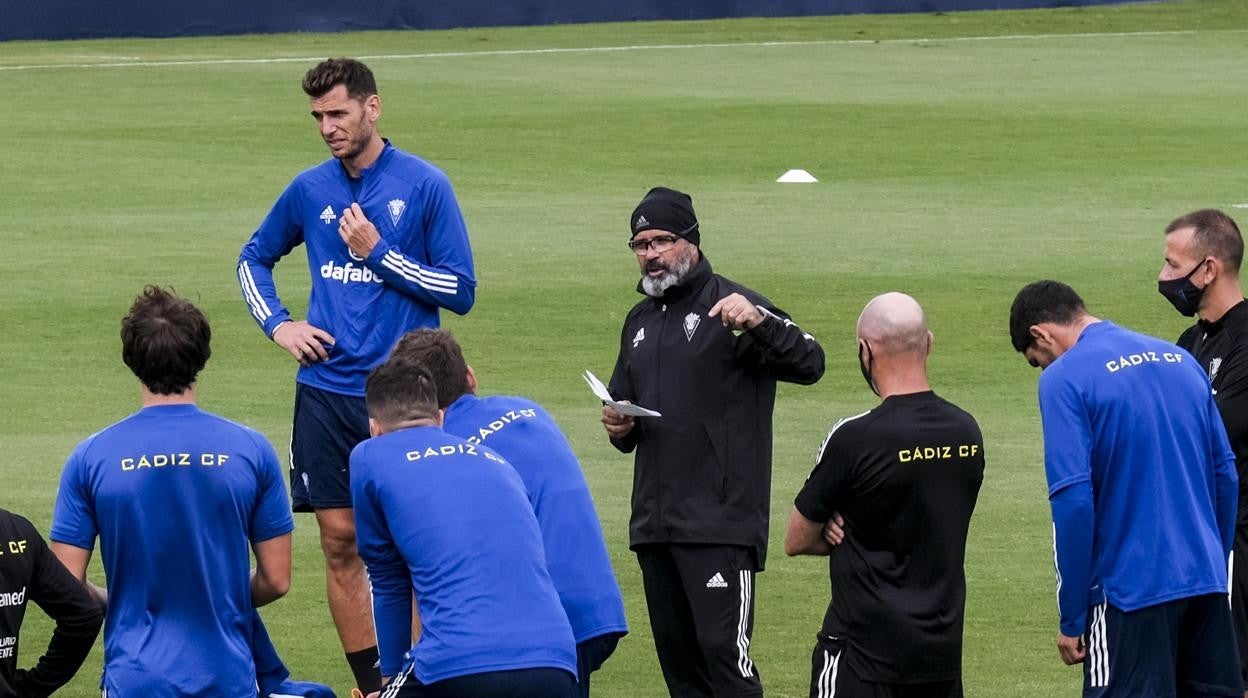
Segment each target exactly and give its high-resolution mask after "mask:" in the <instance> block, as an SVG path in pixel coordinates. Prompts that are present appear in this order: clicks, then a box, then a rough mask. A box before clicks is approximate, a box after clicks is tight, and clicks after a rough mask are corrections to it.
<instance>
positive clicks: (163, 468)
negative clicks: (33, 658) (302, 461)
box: [50, 286, 294, 698]
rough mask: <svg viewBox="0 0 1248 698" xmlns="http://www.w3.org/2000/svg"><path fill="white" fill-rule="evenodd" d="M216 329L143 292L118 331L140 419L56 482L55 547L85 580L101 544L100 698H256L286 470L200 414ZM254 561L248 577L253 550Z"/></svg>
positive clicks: (275, 577)
mask: <svg viewBox="0 0 1248 698" xmlns="http://www.w3.org/2000/svg"><path fill="white" fill-rule="evenodd" d="M210 338H211V331H210V330H209V327H208V321H207V319H206V318H205V317H204V315H203V314H202V313H201V312H200V311H199V309H198V308H196V307H195V306H194V305H192V304H191V303H190V302H189V301H186V300H184V299H182V298H179V297H177V296H175V295H174V294H172V293H170V292H169V291H166V290H164V289H161V288H157V287H155V286H148V287H147V288H145V289H144V290H143V293H142V294H141V295H139V297H138V298H136V299H135V301H134V305H133V306H132V307H131V308H130V312H129V314H127V315H126V317H125V319H123V320H122V323H121V339H122V359H123V360H124V361H125V363H126V365H127V366H128V367H130V370H131V371H133V372H134V374H135V376H137V377H138V379H139V381H140V384H141V385H140V390H141V395H142V404H143V408H142V409H141V410H139V412H137V413H135V414H133V415H131V416H129V417H127V418H126V419H123V420H122V421H120V422H118V423H116V424H114V425H112V426H110V427H107V428H106V429H104V430H103V431H100V432H98V433H96V434H94V435H92V436H91V437H89V438H87V439H86V440H85V441H83V442H82V443H80V444H79V445H78V447H77V448H75V449H74V452H73V453H72V454H71V455H70V457H69V460H68V461H67V462H66V463H65V470H64V472H63V473H62V475H61V486H60V491H59V492H58V493H57V498H56V509H55V511H54V513H53V516H52V532H51V535H50V538H51V539H52V541H53V543H52V549H53V551H54V552H55V553H56V555H57V557H59V558H60V560H61V562H62V563H63V564H64V565H65V567H66V568H67V569H68V570H69V571H70V572H71V573H72V574H73V575H74V576H75V577H77V578H78V579H79V580H82V581H84V582H85V581H86V572H87V564H88V562H89V561H90V559H91V553H92V550H93V549H94V548H95V541H96V538H97V536H98V537H99V540H100V551H101V554H102V555H103V557H104V573H105V576H106V579H107V590H105V589H100V588H98V587H94V586H89V589H91V590H92V591H93V592H94V593H95V594H96V595H97V596H98V597H99V598H100V600H101V601H102V602H103V603H106V604H107V612H106V615H105V626H104V681H103V687H104V690H105V691H106V693H107V694H108V695H117V696H143V698H181V697H182V696H214V697H216V698H255V696H256V664H255V661H254V660H253V658H252V650H253V636H254V634H255V631H256V626H255V623H256V622H258V618H259V617H258V616H257V615H255V614H254V613H253V610H252V609H253V608H254V607H256V606H262V605H264V604H267V603H269V602H271V601H274V600H276V599H278V598H280V597H281V596H282V595H284V594H285V593H286V591H287V589H288V588H289V587H290V532H291V530H292V529H293V528H294V521H293V520H292V518H291V515H290V511H289V510H288V509H287V506H286V492H285V488H284V487H283V486H282V470H281V465H280V464H279V463H278V461H277V454H276V453H275V452H274V451H273V447H272V446H270V445H269V443H268V442H267V441H266V440H265V439H264V437H263V436H261V435H260V434H259V433H257V432H255V431H253V430H251V429H248V428H247V427H244V426H242V425H239V424H236V423H234V422H231V421H229V420H227V419H224V418H222V417H218V416H216V415H213V414H210V413H208V412H204V411H202V410H200V409H199V408H198V407H197V406H196V405H195V398H196V394H195V381H196V377H197V376H198V375H199V372H200V370H201V369H203V367H204V364H205V363H206V362H207V361H208V357H209V355H210V353H211V351H210V348H209V340H210ZM249 548H250V550H251V552H253V553H254V554H255V557H256V568H255V569H254V570H252V569H250V562H251V561H250V557H249V555H248V549H249Z"/></svg>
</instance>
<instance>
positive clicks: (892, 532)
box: [795, 392, 984, 683]
mask: <svg viewBox="0 0 1248 698" xmlns="http://www.w3.org/2000/svg"><path fill="white" fill-rule="evenodd" d="M983 443H984V442H983V436H982V435H981V434H980V431H979V425H978V424H976V422H975V419H974V418H973V417H971V415H969V414H967V413H966V412H964V411H963V410H961V409H959V408H958V407H956V406H954V405H953V404H952V403H950V402H947V401H946V400H944V399H943V398H940V397H938V396H937V395H936V394H935V393H932V392H924V393H913V394H908V395H894V396H891V397H889V398H887V399H885V400H884V401H883V402H882V403H881V404H880V405H879V406H878V407H876V408H875V409H873V410H871V411H870V412H867V413H865V414H861V415H858V416H857V417H850V418H848V419H844V420H841V422H839V423H838V424H837V425H836V426H835V427H833V428H832V431H831V433H829V434H828V437H827V439H825V440H824V443H823V446H822V448H820V449H819V455H818V457H817V459H816V464H815V469H814V471H813V472H811V474H810V477H809V478H808V479H807V481H806V485H805V486H804V487H803V488H802V491H801V492H799V493H798V495H797V499H796V501H795V505H796V506H797V510H798V511H799V512H801V514H802V515H803V516H805V517H806V518H807V519H810V520H811V521H827V520H829V519H830V518H832V515H833V514H834V513H837V512H839V513H840V514H841V515H842V516H844V518H845V526H846V538H845V542H844V543H842V544H841V545H839V546H837V547H836V548H834V549H833V550H832V554H831V555H830V556H829V559H828V567H829V571H830V575H831V579H832V592H833V594H832V603H831V604H830V605H829V606H828V612H827V615H826V616H825V617H824V621H823V632H824V633H825V634H826V635H829V636H831V637H835V638H844V639H845V641H846V644H847V651H846V653H845V657H846V660H847V661H848V663H849V666H850V667H851V668H852V669H853V670H854V673H855V674H857V675H858V677H859V678H861V679H864V680H868V681H879V682H887V683H919V682H928V681H944V680H950V679H955V678H957V677H958V676H960V675H961V671H962V616H963V609H964V607H965V602H966V581H965V578H964V576H963V571H962V565H963V561H964V560H965V557H966V532H967V528H968V526H969V525H970V520H971V512H972V511H974V509H975V500H976V498H977V497H978V496H979V486H980V484H981V483H982V482H983V479H984V445H983Z"/></svg>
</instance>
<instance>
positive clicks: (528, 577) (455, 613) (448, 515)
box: [351, 358, 576, 698]
mask: <svg viewBox="0 0 1248 698" xmlns="http://www.w3.org/2000/svg"><path fill="white" fill-rule="evenodd" d="M365 402H366V404H367V407H368V414H369V430H370V432H371V433H372V434H373V436H374V438H372V439H369V440H367V441H364V442H362V443H361V444H360V445H358V446H356V447H355V450H354V451H352V453H351V493H352V498H353V500H354V504H355V523H356V531H357V536H358V540H357V544H358V546H359V550H360V557H361V558H362V559H363V560H364V564H365V566H366V567H367V569H368V577H369V581H370V582H371V583H372V589H373V619H374V622H375V623H376V627H377V648H378V651H379V653H380V655H381V673H382V675H383V676H384V677H386V679H387V685H386V686H385V688H383V689H382V692H381V696H382V697H383V698H425V697H442V696H448V697H449V696H475V697H477V698H492V697H494V696H497V697H498V698H504V697H507V698H524V697H526V696H529V697H532V698H571V697H572V696H575V695H576V650H575V647H574V645H575V642H574V640H573V638H572V628H571V626H570V625H569V624H568V618H567V615H566V614H565V613H564V611H563V607H562V606H561V605H560V603H559V596H558V594H557V593H556V592H555V587H554V584H553V583H552V582H551V580H550V575H549V573H548V572H547V571H546V556H545V554H544V553H543V550H542V536H541V531H540V530H539V529H538V525H537V519H536V517H535V516H534V514H533V508H532V504H531V503H530V502H529V497H528V494H527V492H526V491H525V488H524V483H523V482H522V481H521V480H520V476H519V475H518V474H516V471H515V469H514V468H512V467H511V466H510V465H509V464H508V463H507V462H506V461H505V460H503V458H502V457H500V456H499V455H498V454H496V453H494V452H493V451H492V450H490V449H489V448H487V447H485V446H480V445H476V444H471V443H468V442H467V441H464V440H463V439H460V438H458V437H455V436H451V435H450V434H447V433H446V432H444V431H442V429H441V428H440V427H441V422H442V413H441V411H440V410H439V409H438V397H437V390H436V388H435V387H434V382H433V378H432V377H431V376H430V375H429V372H428V371H427V370H425V369H424V368H423V367H421V366H420V365H419V364H416V363H414V362H412V361H406V360H403V359H401V358H391V359H390V360H389V361H387V362H386V363H384V364H382V365H381V366H380V367H378V368H376V369H374V370H373V372H372V373H371V374H369V377H368V382H367V384H366V386H365ZM413 593H415V596H416V600H417V603H418V604H419V607H420V617H421V623H422V634H421V638H420V640H419V641H418V642H417V643H416V644H415V645H412V644H411V641H410V640H411V622H412V595H413ZM409 647H410V651H409Z"/></svg>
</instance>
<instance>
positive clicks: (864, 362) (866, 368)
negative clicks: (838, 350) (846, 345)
mask: <svg viewBox="0 0 1248 698" xmlns="http://www.w3.org/2000/svg"><path fill="white" fill-rule="evenodd" d="M863 349H866V350H867V358H866V359H863V358H862V350H863ZM858 368H860V369H862V379H863V380H865V381H866V382H867V385H868V386H870V387H871V392H873V393H875V394H876V395H877V396H878V395H879V394H880V391H879V389H878V388H876V387H875V380H873V379H872V378H871V345H870V344H867V341H866V340H865V339H864V340H863V341H862V344H860V345H858Z"/></svg>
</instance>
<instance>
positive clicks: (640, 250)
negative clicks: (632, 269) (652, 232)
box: [628, 235, 680, 254]
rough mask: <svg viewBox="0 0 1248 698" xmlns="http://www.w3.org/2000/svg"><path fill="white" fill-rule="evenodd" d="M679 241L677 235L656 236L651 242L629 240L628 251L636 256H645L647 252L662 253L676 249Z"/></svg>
mask: <svg viewBox="0 0 1248 698" xmlns="http://www.w3.org/2000/svg"><path fill="white" fill-rule="evenodd" d="M679 239H680V238H679V237H676V236H675V235H656V236H655V237H652V238H650V239H649V240H629V241H628V249H630V250H632V251H633V252H634V253H635V254H645V253H646V251H647V250H654V251H655V252H659V253H662V252H667V251H668V250H670V249H672V248H673V247H675V246H676V241H677V240H679Z"/></svg>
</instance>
